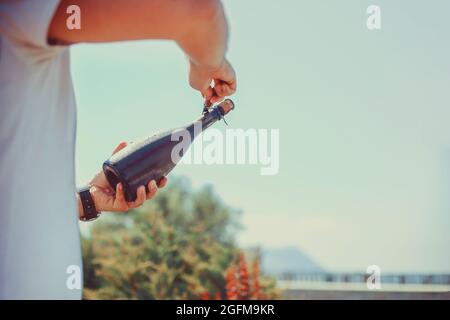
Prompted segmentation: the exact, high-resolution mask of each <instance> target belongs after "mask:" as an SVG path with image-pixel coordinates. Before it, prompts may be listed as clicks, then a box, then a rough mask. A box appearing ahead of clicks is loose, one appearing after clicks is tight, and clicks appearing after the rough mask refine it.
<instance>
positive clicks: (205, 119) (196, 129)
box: [186, 107, 223, 140]
mask: <svg viewBox="0 0 450 320" xmlns="http://www.w3.org/2000/svg"><path fill="white" fill-rule="evenodd" d="M222 118H223V111H222V110H221V108H220V107H216V108H213V109H212V110H211V111H209V112H208V113H204V114H203V115H202V116H201V117H199V118H198V119H197V120H195V121H194V122H193V123H191V124H190V125H188V126H187V128H186V129H187V130H188V131H189V132H190V134H191V138H192V140H194V139H195V138H196V137H197V136H198V135H199V134H200V133H201V132H203V131H204V130H206V129H208V128H209V127H210V126H211V125H212V124H214V123H215V122H217V121H219V120H221V119H222Z"/></svg>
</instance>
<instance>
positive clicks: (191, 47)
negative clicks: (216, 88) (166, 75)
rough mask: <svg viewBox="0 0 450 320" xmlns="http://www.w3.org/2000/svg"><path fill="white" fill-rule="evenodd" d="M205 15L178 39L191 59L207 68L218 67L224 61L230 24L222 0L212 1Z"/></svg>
mask: <svg viewBox="0 0 450 320" xmlns="http://www.w3.org/2000/svg"><path fill="white" fill-rule="evenodd" d="M210 3H211V4H210V8H209V9H207V10H205V12H204V13H203V14H204V16H203V17H201V18H199V19H198V20H197V21H196V22H195V23H192V25H191V26H190V29H189V30H188V31H186V32H183V33H182V34H181V35H180V38H178V39H176V41H177V43H178V45H179V46H180V47H181V48H182V49H183V50H184V52H185V53H186V54H187V55H188V56H189V58H190V61H191V62H192V63H194V64H196V65H197V66H201V67H203V68H207V69H212V70H214V69H217V68H218V67H219V66H220V65H221V64H222V63H223V61H224V58H225V51H226V49H227V42H228V25H227V21H226V18H225V13H224V10H223V6H222V3H221V1H212V2H211V1H210Z"/></svg>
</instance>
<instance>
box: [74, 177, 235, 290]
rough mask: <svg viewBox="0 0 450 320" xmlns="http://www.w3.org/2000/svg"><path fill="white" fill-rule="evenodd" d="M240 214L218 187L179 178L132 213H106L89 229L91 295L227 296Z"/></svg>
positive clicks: (85, 249) (87, 273)
mask: <svg viewBox="0 0 450 320" xmlns="http://www.w3.org/2000/svg"><path fill="white" fill-rule="evenodd" d="M238 214H239V211H237V210H236V209H233V208H230V207H229V206H226V205H225V204H224V203H223V202H222V201H221V200H220V198H219V197H218V196H217V195H216V194H215V193H214V191H213V189H212V188H211V187H205V188H202V189H200V190H198V191H192V188H191V186H190V185H189V183H188V182H187V181H186V180H184V179H172V181H171V182H170V184H169V186H167V187H166V190H163V191H161V192H160V193H159V194H158V195H157V197H156V198H155V199H154V200H152V201H150V203H149V204H148V205H146V206H144V207H143V208H141V209H138V210H134V212H133V213H132V214H117V215H113V214H109V215H108V216H107V215H104V216H102V218H101V219H99V221H98V222H95V224H94V225H93V227H92V228H91V230H90V233H89V234H88V235H85V236H83V257H84V259H83V260H84V277H85V280H84V283H85V290H84V296H85V298H86V299H199V298H209V296H210V294H211V295H212V296H213V297H214V298H216V299H220V298H222V297H226V295H227V290H226V279H225V275H226V271H227V270H228V268H229V267H230V265H231V264H232V263H233V262H234V260H235V259H236V257H237V255H238V249H237V247H236V244H235V242H234V235H235V233H236V231H237V230H238V229H239V224H238V223H237V222H236V221H237V217H238Z"/></svg>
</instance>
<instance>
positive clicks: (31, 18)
mask: <svg viewBox="0 0 450 320" xmlns="http://www.w3.org/2000/svg"><path fill="white" fill-rule="evenodd" d="M58 3H59V1H58V0H15V1H11V0H7V1H2V2H1V3H0V299H80V298H81V288H77V279H76V278H74V277H73V276H75V277H76V275H77V269H79V268H81V267H82V265H81V250H80V238H79V228H78V210H77V204H76V198H75V192H76V188H75V178H74V171H75V169H74V149H75V129H76V109H75V98H74V92H73V87H72V81H71V76H70V66H69V50H68V48H67V47H63V46H57V47H54V46H49V45H48V44H47V31H48V26H49V23H50V21H51V19H52V17H53V14H54V12H55V10H56V8H57V5H58ZM78 280H79V279H78ZM78 284H79V282H78Z"/></svg>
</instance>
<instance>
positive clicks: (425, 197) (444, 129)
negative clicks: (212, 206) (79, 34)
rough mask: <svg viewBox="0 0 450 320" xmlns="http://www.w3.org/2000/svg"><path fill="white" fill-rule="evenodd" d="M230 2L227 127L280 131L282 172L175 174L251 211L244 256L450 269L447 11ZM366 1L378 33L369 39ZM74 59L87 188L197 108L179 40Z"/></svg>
mask: <svg viewBox="0 0 450 320" xmlns="http://www.w3.org/2000/svg"><path fill="white" fill-rule="evenodd" d="M224 3H225V9H226V13H227V17H228V19H229V24H230V44H229V50H228V58H229V60H230V61H231V63H232V64H233V66H234V67H235V69H236V72H237V75H238V92H237V93H236V95H235V96H233V100H234V101H235V103H236V110H235V111H233V113H232V114H230V115H229V116H228V117H227V122H228V124H229V127H228V128H243V129H249V128H256V129H279V133H280V155H279V156H280V168H279V172H278V174H276V175H271V176H262V175H260V170H259V167H258V166H255V165H209V166H208V165H180V166H178V167H176V169H175V170H174V171H173V174H175V175H184V176H187V177H189V178H190V179H191V180H192V183H193V185H194V186H195V187H199V186H202V185H204V184H206V183H209V184H213V185H214V187H215V189H216V190H217V192H218V194H219V195H220V196H221V197H222V199H223V200H224V201H225V202H226V203H228V204H230V205H232V206H234V207H237V208H240V209H242V211H243V216H242V223H243V225H244V227H245V229H244V231H242V232H241V233H240V235H239V242H240V244H241V245H242V246H250V245H262V246H264V247H267V248H276V247H283V246H294V247H297V248H299V249H300V250H302V251H303V252H305V253H306V254H308V255H309V256H311V257H312V258H313V259H314V260H316V261H317V262H318V263H319V264H321V265H322V266H323V267H324V268H326V269H328V270H330V271H358V272H365V270H366V268H367V266H369V265H373V264H376V265H378V266H380V268H381V270H382V271H385V272H450V250H449V249H448V245H449V244H450V235H449V232H448V231H449V228H450V126H449V125H448V121H449V119H450V93H449V92H450V91H449V90H448V87H449V83H450V59H448V57H449V56H450V43H449V41H448V30H450V20H449V19H448V18H447V13H448V12H449V9H450V3H449V2H448V1H444V0H436V1H433V2H432V3H430V2H427V1H406V0H397V1H370V2H369V1H360V0H348V1H346V2H345V5H344V4H343V2H341V1H332V0H320V1H318V0H315V1H312V0H311V1H297V0H285V1H275V0H258V1H256V0H246V1H239V0H226V1H224ZM371 4H376V5H379V6H380V8H381V30H376V31H370V30H368V29H367V27H366V19H367V14H366V9H367V7H368V6H369V5H371ZM71 54H72V65H71V68H72V75H73V82H74V86H75V92H76V99H77V104H78V134H77V159H76V161H77V162H76V163H77V183H78V184H83V183H85V182H87V181H88V180H89V179H90V178H91V177H92V176H93V175H94V174H95V173H96V172H97V171H98V170H99V169H100V168H101V164H102V163H103V161H104V160H105V159H106V158H107V157H108V156H109V155H110V153H111V151H112V150H113V149H114V147H115V146H116V145H117V144H118V143H119V142H120V141H123V140H126V141H133V140H136V139H138V138H139V137H144V136H146V135H150V134H152V133H153V132H155V131H159V130H162V129H169V128H174V127H178V126H180V125H183V124H186V123H188V122H189V121H191V120H193V119H195V118H196V117H197V116H198V115H199V113H200V111H201V104H202V99H201V97H200V96H199V94H198V93H197V92H195V91H194V90H192V89H191V88H190V87H189V86H188V84H187V67H186V58H185V57H184V54H183V53H182V52H181V50H180V49H179V48H178V47H177V46H176V45H175V44H174V43H172V42H168V41H138V42H126V43H114V44H95V45H85V44H82V45H76V46H74V47H73V48H72V49H71ZM215 127H216V128H219V129H221V130H224V129H225V128H227V127H226V126H225V124H223V123H218V124H216V125H215ZM169 183H170V177H169Z"/></svg>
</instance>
